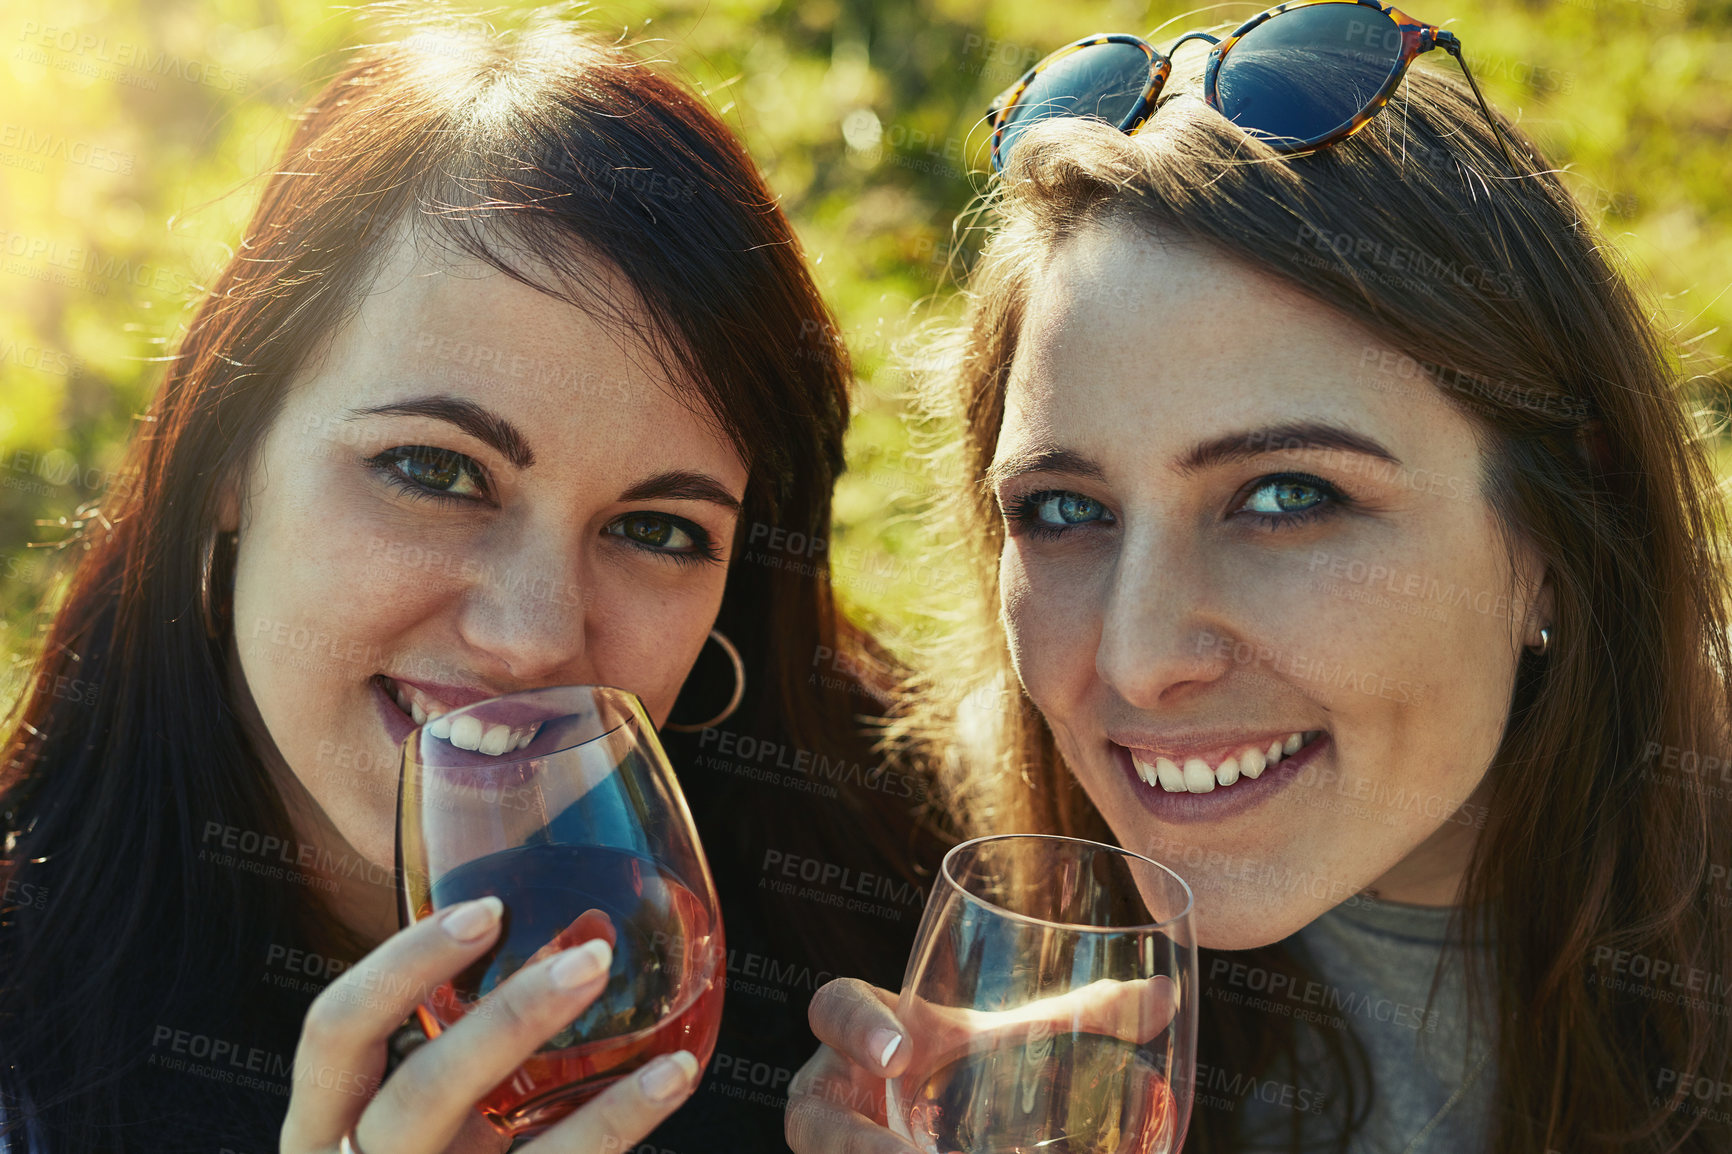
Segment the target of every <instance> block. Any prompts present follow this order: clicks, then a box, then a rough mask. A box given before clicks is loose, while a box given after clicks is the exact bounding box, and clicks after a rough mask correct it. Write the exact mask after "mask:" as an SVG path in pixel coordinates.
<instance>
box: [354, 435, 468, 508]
mask: <svg viewBox="0 0 1732 1154" xmlns="http://www.w3.org/2000/svg"><path fill="white" fill-rule="evenodd" d="M406 461H417V462H419V463H421V464H424V465H433V466H434V467H446V468H456V469H459V470H462V471H463V472H466V473H468V474H469V476H470V477H471V478H473V479H474V481H475V484H476V487H477V488H479V489H481V490H482V491H483V492H484V493H485V494H487V497H491V496H492V492H493V488H492V485H491V484H490V483H489V482H488V479H487V470H486V469H484V468H482V467H481V464H480V462H478V461H476V460H475V459H474V458H472V457H467V456H464V455H463V454H462V453H457V452H453V451H452V450H450V449H440V448H435V447H434V446H432V445H398V446H395V447H394V448H390V449H386V450H385V451H384V452H382V453H378V454H376V455H374V456H371V457H368V458H367V459H366V460H364V461H363V462H362V464H363V465H365V466H366V467H367V468H369V469H371V470H373V471H374V472H376V473H378V474H379V475H380V476H381V477H382V478H384V480H385V481H386V483H387V484H389V485H391V486H392V487H393V488H395V489H398V490H400V491H401V492H402V493H404V494H405V495H406V496H409V497H412V498H414V499H416V500H430V501H436V502H438V503H440V504H461V505H467V504H473V503H474V502H476V501H481V500H485V499H486V498H483V497H465V496H463V495H462V494H460V493H448V492H446V491H444V490H443V489H435V488H433V487H431V486H429V485H424V484H422V483H421V482H419V481H417V480H415V478H413V477H411V476H409V475H408V474H406V473H404V472H403V471H402V470H401V469H400V468H399V467H398V466H400V465H402V464H403V463H404V462H406Z"/></svg>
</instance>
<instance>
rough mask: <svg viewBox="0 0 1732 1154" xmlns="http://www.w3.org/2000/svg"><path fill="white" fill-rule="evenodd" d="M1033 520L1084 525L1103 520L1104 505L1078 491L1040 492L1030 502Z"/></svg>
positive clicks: (1105, 511) (1055, 524)
mask: <svg viewBox="0 0 1732 1154" xmlns="http://www.w3.org/2000/svg"><path fill="white" fill-rule="evenodd" d="M1031 504H1032V505H1033V506H1034V508H1033V514H1034V520H1035V521H1037V522H1039V523H1040V524H1042V525H1050V526H1054V527H1057V526H1060V525H1086V524H1087V523H1088V522H1090V521H1100V520H1104V519H1105V518H1106V516H1107V510H1106V506H1105V505H1102V504H1101V503H1100V502H1099V501H1096V500H1095V499H1094V498H1092V497H1084V496H1082V495H1081V494H1080V493H1041V494H1038V495H1037V496H1035V497H1034V498H1033V500H1032V502H1031Z"/></svg>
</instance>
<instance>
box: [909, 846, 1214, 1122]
mask: <svg viewBox="0 0 1732 1154" xmlns="http://www.w3.org/2000/svg"><path fill="white" fill-rule="evenodd" d="M1196 988H1197V956H1196V939H1195V937H1194V935H1193V932H1192V926H1191V890H1190V887H1189V886H1187V885H1186V884H1185V882H1184V880H1183V879H1182V878H1180V877H1179V875H1177V874H1175V873H1174V872H1173V871H1171V870H1169V869H1167V868H1166V867H1165V866H1163V865H1161V864H1159V863H1158V862H1154V861H1151V860H1150V859H1148V858H1146V857H1142V856H1140V855H1138V854H1134V853H1129V852H1127V851H1125V850H1122V849H1117V848H1115V847H1113V846H1106V845H1101V844H1099V843H1096V842H1091V841H1083V840H1081V839H1079V838H1068V837H1054V836H1047V835H1041V834H1002V835H999V836H996V837H984V838H977V839H975V840H973V841H966V842H963V843H962V844H961V845H958V846H956V847H954V848H953V849H951V851H950V852H949V853H948V854H946V855H945V857H944V865H943V868H942V870H941V871H940V876H939V879H938V881H937V882H936V883H935V884H934V886H933V889H932V895H931V897H930V898H929V900H928V901H927V905H926V914H925V916H924V918H923V919H922V920H921V923H920V932H919V935H918V936H917V937H916V939H915V943H914V952H913V954H912V955H911V956H910V957H909V960H908V970H907V974H906V976H905V977H904V978H903V982H902V995H901V999H900V1000H899V1002H898V1003H897V1016H898V1017H900V1018H901V1020H902V1022H903V1025H904V1027H905V1029H906V1032H907V1044H909V1045H911V1046H912V1050H911V1051H910V1052H911V1055H912V1059H911V1061H910V1062H909V1064H908V1067H907V1070H906V1072H905V1073H904V1074H903V1075H902V1076H901V1077H900V1078H897V1079H894V1080H892V1081H891V1082H890V1083H889V1084H888V1086H887V1088H886V1106H887V1113H888V1116H889V1122H890V1125H891V1128H892V1129H894V1130H895V1131H896V1132H897V1133H898V1134H900V1135H901V1136H902V1137H904V1138H907V1139H909V1140H910V1141H912V1142H913V1143H914V1144H915V1146H917V1147H919V1148H920V1149H921V1150H923V1151H926V1152H927V1154H1020V1152H1023V1151H1030V1152H1033V1151H1038V1152H1040V1154H1169V1152H1171V1151H1174V1150H1177V1149H1178V1148H1179V1145H1180V1143H1181V1142H1183V1141H1184V1136H1185V1130H1186V1128H1187V1127H1188V1125H1189V1123H1190V1114H1191V1091H1192V1082H1193V1079H1194V1078H1195V1075H1196V1035H1197V1008H1196V1003H1195V991H1196Z"/></svg>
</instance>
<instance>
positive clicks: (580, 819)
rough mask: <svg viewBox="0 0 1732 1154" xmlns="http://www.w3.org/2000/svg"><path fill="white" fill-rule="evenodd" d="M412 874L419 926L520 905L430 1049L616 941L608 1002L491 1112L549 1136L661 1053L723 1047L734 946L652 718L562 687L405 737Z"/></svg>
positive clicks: (562, 1038) (481, 704)
mask: <svg viewBox="0 0 1732 1154" xmlns="http://www.w3.org/2000/svg"><path fill="white" fill-rule="evenodd" d="M397 869H398V877H399V878H400V885H399V891H398V892H399V898H400V913H401V916H402V922H403V924H404V925H405V926H406V925H408V924H410V923H411V922H413V921H418V920H420V919H422V918H425V917H428V916H430V915H432V914H433V913H435V912H437V911H438V910H442V909H444V908H446V907H447V906H451V905H455V904H457V903H458V902H465V901H469V900H471V899H473V898H480V897H486V896H488V895H494V896H497V897H498V898H499V899H500V900H501V901H502V902H504V903H505V913H504V918H503V927H502V929H501V931H500V935H499V943H498V944H497V945H496V946H495V947H494V948H493V949H492V950H491V951H489V952H488V953H487V954H486V955H485V956H483V957H482V958H481V959H479V960H478V961H477V962H476V963H475V964H474V965H473V966H471V967H470V968H468V969H467V970H465V971H464V972H463V973H461V974H459V975H458V976H457V977H456V979H455V980H454V981H452V982H451V983H448V984H447V985H445V986H442V987H441V988H440V989H439V990H437V991H435V992H434V995H433V996H432V997H431V998H430V999H429V1000H428V1001H427V1002H425V1003H424V1004H423V1005H421V1006H420V1007H419V1008H418V1009H417V1010H416V1014H417V1016H418V1017H419V1018H420V1021H421V1025H422V1027H423V1028H424V1029H425V1030H426V1031H427V1035H428V1037H437V1036H438V1035H439V1034H440V1032H441V1031H443V1030H445V1029H447V1028H449V1027H450V1026H451V1025H452V1024H454V1023H455V1022H456V1021H457V1020H458V1019H460V1018H462V1017H463V1015H464V1014H465V1013H468V1012H469V1011H470V1010H471V1009H472V1008H473V1007H474V1005H475V1003H476V1001H477V1000H478V999H480V998H482V997H484V996H485V995H486V994H487V993H488V992H489V991H491V990H492V989H493V988H494V987H495V986H497V985H499V983H500V982H503V981H504V980H505V979H506V978H508V977H510V976H511V975H512V974H513V973H515V972H516V971H517V970H519V969H521V968H522V967H523V966H525V965H527V964H529V963H530V962H533V961H537V960H539V959H541V958H543V957H546V956H548V955H550V954H552V953H556V952H558V951H560V950H564V949H569V948H570V947H572V946H579V945H582V944H583V943H584V942H587V941H589V940H591V939H593V938H597V937H602V938H606V939H607V941H608V942H609V943H610V945H611V946H612V948H613V965H612V969H611V970H610V971H609V975H608V981H607V986H606V988H605V989H604V990H603V991H602V993H601V995H600V997H598V998H597V999H596V1000H595V1001H594V1003H592V1004H591V1005H590V1006H589V1007H588V1008H587V1009H586V1010H584V1012H583V1013H582V1014H581V1015H579V1016H578V1017H577V1018H576V1019H575V1020H574V1021H572V1022H571V1023H569V1024H568V1025H567V1026H566V1027H565V1028H564V1029H562V1030H560V1031H559V1033H557V1034H555V1035H554V1036H553V1037H552V1038H550V1039H549V1040H548V1041H547V1042H546V1043H545V1044H543V1045H542V1046H541V1048H540V1049H538V1050H537V1051H536V1052H535V1053H534V1054H533V1055H531V1056H530V1057H529V1059H528V1060H527V1061H525V1062H524V1063H523V1065H522V1066H520V1067H518V1069H517V1070H516V1071H515V1072H514V1073H513V1074H512V1075H511V1077H509V1078H507V1079H506V1080H505V1081H503V1082H501V1083H500V1084H499V1085H498V1086H496V1087H494V1088H493V1090H492V1091H491V1092H490V1093H489V1094H488V1095H487V1096H486V1097H484V1098H483V1099H482V1100H481V1102H480V1103H479V1105H480V1108H481V1112H482V1113H483V1114H484V1115H485V1116H486V1117H487V1119H488V1120H489V1121H490V1122H491V1123H493V1125H494V1127H495V1128H496V1129H497V1130H499V1131H500V1132H501V1133H505V1134H509V1135H512V1136H514V1137H521V1136H524V1135H530V1134H536V1133H539V1132H540V1131H542V1130H545V1129H546V1128H547V1127H548V1126H550V1125H552V1124H553V1123H555V1122H557V1121H558V1120H559V1119H561V1118H563V1117H565V1116H566V1115H567V1114H569V1113H571V1111H572V1110H574V1109H576V1108H577V1107H578V1106H580V1105H582V1104H583V1103H584V1102H586V1101H588V1100H589V1099H590V1098H592V1097H594V1096H595V1095H596V1094H598V1093H600V1092H601V1091H602V1090H604V1089H606V1088H607V1087H608V1086H609V1085H610V1084H611V1083H613V1082H614V1081H616V1080H618V1079H619V1078H622V1077H624V1076H625V1075H627V1074H630V1073H631V1072H632V1071H634V1070H636V1069H637V1068H638V1067H640V1066H643V1065H644V1064H646V1063H648V1062H650V1061H652V1060H653V1059H655V1058H657V1057H659V1056H660V1055H662V1054H671V1053H673V1052H675V1051H677V1050H689V1051H690V1052H691V1053H692V1055H693V1056H694V1057H696V1058H697V1060H698V1063H699V1065H700V1066H702V1065H704V1064H706V1063H708V1062H709V1059H710V1054H711V1052H712V1051H713V1050H714V1049H715V1044H716V1030H717V1028H718V1027H719V1026H720V1024H721V1017H722V984H723V976H724V973H723V970H724V960H725V958H726V948H725V946H724V944H723V940H722V920H721V910H720V907H719V906H718V905H717V902H716V890H715V885H714V883H713V882H712V881H711V879H710V870H709V865H708V864H707V863H706V862H705V860H704V853H703V848H702V847H701V846H700V845H699V844H698V834H697V829H696V827H695V826H694V825H693V824H692V815H691V811H690V810H688V809H687V808H686V802H685V798H684V796H682V795H681V793H680V790H679V786H678V784H677V783H676V781H675V778H674V774H673V770H672V769H671V768H670V767H669V765H668V760H667V754H666V753H664V752H663V750H662V747H661V743H660V742H659V741H658V740H657V738H656V734H655V728H654V726H653V725H652V724H651V723H650V720H649V717H648V716H647V715H646V714H645V713H644V709H643V705H642V703H641V702H639V701H638V699H637V698H636V697H634V696H633V695H632V694H630V693H627V692H625V691H624V690H620V689H606V688H599V687H595V686H560V687H554V688H548V689H534V690H529V691H526V692H523V693H513V694H509V695H507V696H504V697H495V698H491V699H489V700H487V701H478V702H475V703H474V704H472V705H467V706H464V707H463V708H461V709H454V710H452V711H451V712H449V713H447V714H444V715H443V716H441V717H439V718H436V719H434V720H432V721H429V722H428V723H427V724H425V725H422V726H421V727H420V728H419V729H417V730H415V731H414V732H413V733H411V734H410V735H409V736H408V737H407V738H405V739H404V741H403V765H402V777H401V782H400V785H399V789H398V794H397Z"/></svg>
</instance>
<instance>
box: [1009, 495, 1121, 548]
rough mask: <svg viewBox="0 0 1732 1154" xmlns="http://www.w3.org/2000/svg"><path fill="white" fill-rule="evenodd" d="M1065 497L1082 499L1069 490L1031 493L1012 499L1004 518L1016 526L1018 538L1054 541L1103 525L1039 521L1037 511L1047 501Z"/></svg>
mask: <svg viewBox="0 0 1732 1154" xmlns="http://www.w3.org/2000/svg"><path fill="white" fill-rule="evenodd" d="M1065 496H1076V497H1081V496H1082V494H1081V493H1071V492H1070V491H1069V490H1068V489H1042V490H1041V491H1040V492H1038V493H1029V494H1027V495H1025V496H1021V497H1013V498H1011V501H1010V504H1009V505H1007V506H1006V507H1005V510H1004V517H1005V520H1007V521H1009V522H1010V523H1011V524H1012V525H1013V526H1014V528H1013V529H1012V533H1013V534H1014V535H1016V536H1022V535H1024V534H1027V535H1028V536H1030V537H1037V538H1040V539H1041V540H1045V541H1052V540H1056V539H1057V538H1059V537H1062V536H1064V535H1065V534H1066V533H1069V532H1070V531H1071V530H1072V529H1081V528H1084V527H1085V526H1088V525H1098V524H1100V523H1101V522H1099V521H1078V522H1077V523H1076V524H1074V525H1048V524H1047V523H1045V522H1044V521H1041V520H1038V519H1037V518H1036V517H1035V511H1036V510H1037V509H1039V508H1040V507H1041V506H1042V505H1044V504H1046V502H1047V501H1049V500H1051V499H1052V498H1054V497H1065ZM1084 500H1088V501H1094V498H1093V497H1086V498H1084ZM1095 504H1097V505H1099V504H1101V503H1100V502H1098V501H1095ZM1101 508H1102V511H1103V512H1104V511H1105V509H1106V506H1105V505H1102V506H1101ZM1107 515H1108V516H1109V517H1110V516H1111V514H1110V513H1108V514H1107Z"/></svg>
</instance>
